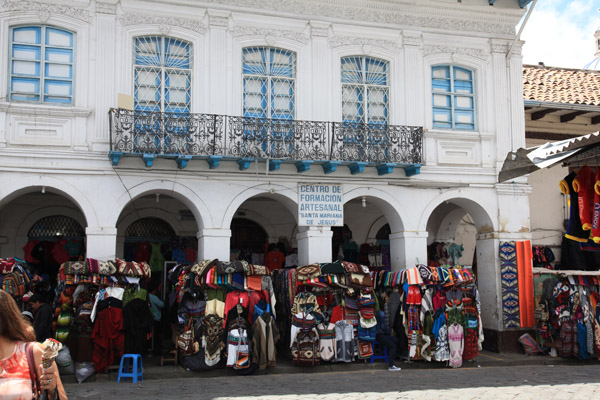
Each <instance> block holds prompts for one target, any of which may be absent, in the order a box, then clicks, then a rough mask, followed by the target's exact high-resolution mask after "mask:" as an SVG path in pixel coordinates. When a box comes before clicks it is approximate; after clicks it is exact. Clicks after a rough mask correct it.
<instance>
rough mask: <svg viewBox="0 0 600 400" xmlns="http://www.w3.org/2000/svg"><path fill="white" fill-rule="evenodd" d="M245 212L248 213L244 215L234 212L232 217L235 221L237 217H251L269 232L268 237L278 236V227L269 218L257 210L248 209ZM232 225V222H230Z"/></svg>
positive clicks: (251, 219) (250, 218)
mask: <svg viewBox="0 0 600 400" xmlns="http://www.w3.org/2000/svg"><path fill="white" fill-rule="evenodd" d="M245 212H246V215H244V216H241V215H235V214H234V215H233V217H232V218H231V220H232V221H233V219H235V218H246V219H249V220H250V221H252V222H255V223H257V224H258V225H260V226H261V227H262V228H263V229H264V230H265V232H266V233H267V237H268V238H273V237H276V236H277V229H275V227H274V226H273V224H272V223H271V221H269V220H268V219H266V218H265V217H263V216H262V215H261V214H259V213H257V212H255V211H253V210H246V211H245ZM230 225H231V223H230Z"/></svg>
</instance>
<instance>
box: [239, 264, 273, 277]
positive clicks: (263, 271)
mask: <svg viewBox="0 0 600 400" xmlns="http://www.w3.org/2000/svg"><path fill="white" fill-rule="evenodd" d="M245 272H246V275H270V274H271V273H270V272H269V270H268V269H267V267H265V266H264V265H256V264H250V265H249V269H248V271H245Z"/></svg>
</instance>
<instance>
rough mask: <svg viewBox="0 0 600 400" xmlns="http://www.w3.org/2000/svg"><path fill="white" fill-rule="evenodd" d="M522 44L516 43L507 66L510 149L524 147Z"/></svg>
mask: <svg viewBox="0 0 600 400" xmlns="http://www.w3.org/2000/svg"><path fill="white" fill-rule="evenodd" d="M522 45H523V42H517V44H515V46H514V47H513V50H512V55H511V57H510V64H509V71H508V73H509V75H508V76H509V83H510V102H509V104H510V118H511V134H512V149H511V150H516V149H518V148H519V147H525V107H524V104H523V57H522V56H521V46H522Z"/></svg>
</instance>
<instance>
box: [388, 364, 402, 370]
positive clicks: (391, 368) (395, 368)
mask: <svg viewBox="0 0 600 400" xmlns="http://www.w3.org/2000/svg"><path fill="white" fill-rule="evenodd" d="M401 369H402V368H399V367H396V366H395V365H392V366H391V367H389V368H388V371H400V370H401Z"/></svg>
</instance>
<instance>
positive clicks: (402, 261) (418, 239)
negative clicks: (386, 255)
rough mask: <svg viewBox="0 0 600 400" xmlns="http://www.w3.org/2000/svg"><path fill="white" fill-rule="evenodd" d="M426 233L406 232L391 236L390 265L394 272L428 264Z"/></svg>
mask: <svg viewBox="0 0 600 400" xmlns="http://www.w3.org/2000/svg"><path fill="white" fill-rule="evenodd" d="M427 236H428V233H427V232H426V231H422V232H420V231H405V232H399V233H392V234H391V235H390V263H391V264H392V271H400V270H401V269H404V268H412V267H414V266H415V265H417V264H427Z"/></svg>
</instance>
